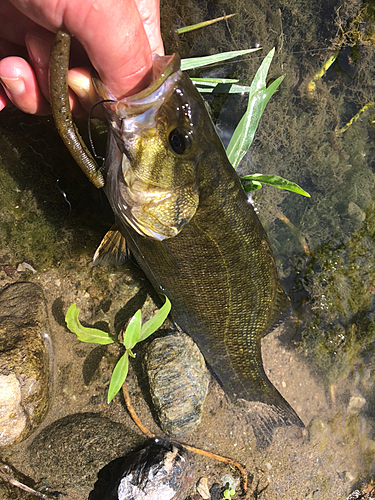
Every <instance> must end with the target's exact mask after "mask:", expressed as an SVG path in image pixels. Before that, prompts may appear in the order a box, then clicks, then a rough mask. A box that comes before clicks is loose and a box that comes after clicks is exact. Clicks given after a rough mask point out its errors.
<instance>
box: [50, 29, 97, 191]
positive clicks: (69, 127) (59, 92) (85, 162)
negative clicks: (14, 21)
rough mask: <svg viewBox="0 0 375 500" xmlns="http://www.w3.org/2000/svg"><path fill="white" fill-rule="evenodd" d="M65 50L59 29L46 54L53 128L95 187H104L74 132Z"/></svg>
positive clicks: (63, 35) (66, 40) (67, 47)
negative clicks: (48, 59)
mask: <svg viewBox="0 0 375 500" xmlns="http://www.w3.org/2000/svg"><path fill="white" fill-rule="evenodd" d="M69 52H70V35H69V34H68V33H67V32H66V31H63V30H61V29H60V30H59V31H58V32H57V33H56V38H55V41H54V43H53V46H52V50H51V56H50V74H49V88H50V98H51V106H52V115H53V119H54V120H55V124H56V128H57V130H58V132H59V134H60V136H61V138H62V140H63V141H64V144H65V145H66V147H67V148H68V150H69V152H70V154H71V155H72V156H73V158H74V160H75V161H76V162H77V164H78V166H79V167H80V168H81V169H82V171H83V173H84V174H85V175H86V176H87V177H88V179H89V180H90V181H91V182H92V183H93V184H94V186H95V187H97V188H98V189H99V188H102V187H103V186H104V178H103V175H102V173H101V171H100V168H99V166H98V164H97V163H96V161H95V160H94V158H93V156H92V155H91V153H90V151H89V150H88V149H87V147H86V145H85V143H84V142H83V139H82V137H81V136H80V134H79V132H78V129H77V127H76V125H75V123H74V121H73V118H72V112H71V109H70V105H69V92H68V67H69Z"/></svg>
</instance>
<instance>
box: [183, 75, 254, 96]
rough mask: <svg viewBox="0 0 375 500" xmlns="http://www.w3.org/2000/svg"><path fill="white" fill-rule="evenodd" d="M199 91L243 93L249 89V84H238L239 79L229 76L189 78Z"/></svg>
mask: <svg viewBox="0 0 375 500" xmlns="http://www.w3.org/2000/svg"><path fill="white" fill-rule="evenodd" d="M191 81H192V82H193V83H194V85H195V86H196V88H197V89H198V90H199V92H201V93H206V94H208V93H215V94H245V93H247V92H249V91H250V86H249V85H238V82H239V80H233V79H231V78H221V79H220V78H191Z"/></svg>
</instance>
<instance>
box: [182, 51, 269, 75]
mask: <svg viewBox="0 0 375 500" xmlns="http://www.w3.org/2000/svg"><path fill="white" fill-rule="evenodd" d="M260 49H261V47H257V48H256V49H246V50H232V51H230V52H222V53H221V54H214V55H213V56H204V57H191V58H189V59H182V60H181V69H182V71H187V70H188V69H195V68H201V67H203V66H208V65H210V64H216V63H219V62H223V61H228V60H229V59H233V58H234V57H238V56H243V55H245V54H250V53H251V52H255V51H257V50H260Z"/></svg>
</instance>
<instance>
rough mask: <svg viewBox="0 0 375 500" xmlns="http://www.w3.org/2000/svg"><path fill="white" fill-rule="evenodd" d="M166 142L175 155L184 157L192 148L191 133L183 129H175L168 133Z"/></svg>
mask: <svg viewBox="0 0 375 500" xmlns="http://www.w3.org/2000/svg"><path fill="white" fill-rule="evenodd" d="M168 142H169V145H170V147H171V148H172V151H174V152H175V153H176V154H177V155H184V154H186V153H188V152H189V150H190V148H191V146H192V143H193V131H192V130H188V129H185V128H183V127H177V128H175V129H173V130H172V131H171V132H170V134H169V136H168Z"/></svg>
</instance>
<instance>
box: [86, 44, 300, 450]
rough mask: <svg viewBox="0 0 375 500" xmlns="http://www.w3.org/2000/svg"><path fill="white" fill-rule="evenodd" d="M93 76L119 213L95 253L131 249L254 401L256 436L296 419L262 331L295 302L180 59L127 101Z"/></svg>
mask: <svg viewBox="0 0 375 500" xmlns="http://www.w3.org/2000/svg"><path fill="white" fill-rule="evenodd" d="M93 82H94V85H95V87H96V91H97V94H98V96H99V97H100V99H102V100H103V104H102V105H103V108H104V112H105V115H106V119H107V121H108V139H107V150H106V160H105V165H104V168H103V169H102V170H101V175H102V176H103V179H104V187H103V190H104V192H105V194H106V196H107V198H108V200H109V203H110V205H111V207H112V210H113V212H114V216H115V219H116V226H115V227H114V228H112V230H111V231H110V233H109V234H108V235H106V236H105V237H104V239H103V242H102V244H101V245H100V246H99V248H98V250H97V252H96V254H95V256H94V261H99V260H101V259H105V258H108V255H109V254H110V255H112V256H114V258H115V260H117V261H118V262H119V261H122V260H124V258H125V257H124V256H125V254H127V252H128V251H130V253H131V254H132V255H133V257H134V258H135V260H136V262H137V263H138V265H139V266H140V267H141V268H142V270H143V271H144V273H145V274H146V276H147V277H148V279H149V280H150V282H151V283H152V285H153V286H154V288H155V290H156V291H157V292H158V293H159V294H164V295H166V296H167V297H168V298H169V300H170V302H171V304H172V309H171V317H172V320H173V321H174V323H175V324H176V325H177V326H178V327H179V328H181V329H182V330H183V331H185V332H187V333H188V334H189V335H190V336H191V337H192V338H193V340H194V342H195V343H196V344H197V345H198V347H199V349H200V350H201V352H202V353H203V355H204V357H205V360H206V363H207V364H208V366H209V368H210V369H211V371H212V372H213V374H214V376H215V377H216V379H217V380H218V381H219V383H220V385H221V386H222V387H223V389H224V391H225V393H226V394H227V395H228V397H229V398H230V399H231V400H232V401H234V402H235V403H236V404H238V405H240V406H244V407H245V408H247V407H248V406H249V403H252V404H251V405H250V407H249V408H250V411H249V415H250V417H249V419H250V422H251V423H252V424H253V427H254V432H255V433H257V432H258V435H260V434H261V435H262V436H263V437H262V440H263V442H266V443H269V442H270V441H271V440H272V433H273V430H274V428H275V427H278V426H282V425H297V426H300V427H303V422H302V421H301V419H300V418H299V417H298V415H297V414H296V412H295V411H294V410H293V408H292V407H291V406H290V405H289V403H288V402H287V401H286V400H285V399H284V398H283V397H282V395H281V394H280V393H279V392H278V390H277V389H276V388H275V386H274V385H273V384H272V383H271V381H270V380H269V379H268V377H267V375H266V373H265V370H264V367H263V362H262V355H261V340H262V338H263V337H264V336H265V335H266V334H267V333H268V332H269V331H270V330H272V328H273V327H274V326H275V325H277V324H278V323H279V322H280V321H281V320H282V319H283V318H284V317H285V316H286V315H287V314H288V311H289V309H290V300H289V298H288V297H287V295H286V294H285V292H284V290H283V288H282V286H281V284H280V281H279V278H278V274H277V269H276V265H275V259H274V257H273V253H272V250H271V246H270V243H269V240H268V238H267V235H266V232H265V230H264V228H263V226H262V224H261V222H260V220H259V218H258V216H257V214H256V213H255V210H254V208H253V206H252V205H251V203H249V201H248V198H247V196H246V194H245V192H244V190H243V188H242V185H241V182H240V180H239V177H238V175H237V173H236V172H235V170H234V169H233V167H232V165H231V164H230V162H229V160H228V158H227V155H226V152H225V150H224V147H223V145H222V143H221V141H220V139H219V137H218V135H217V133H216V130H215V126H214V124H213V122H212V120H211V118H210V116H209V113H208V111H207V108H206V105H205V103H204V101H203V99H202V97H201V95H200V94H199V92H198V91H197V90H196V88H195V86H194V84H193V83H192V81H191V80H190V78H189V77H188V75H187V74H186V73H184V72H182V71H181V68H180V58H179V56H178V55H177V54H174V55H172V56H162V57H161V56H158V55H154V56H153V78H152V82H151V84H150V85H149V87H147V88H146V89H144V90H143V91H141V92H139V93H138V94H135V95H132V96H129V97H126V98H124V99H120V100H118V99H116V98H115V97H114V96H113V95H112V94H111V92H110V91H109V90H108V89H107V88H106V87H105V86H104V84H103V83H102V82H101V81H100V80H99V78H98V77H93ZM125 248H126V251H125ZM119 249H120V250H119ZM254 422H255V423H256V425H255V424H254ZM256 427H257V428H258V430H257V431H256ZM259 442H261V440H260V441H259Z"/></svg>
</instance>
